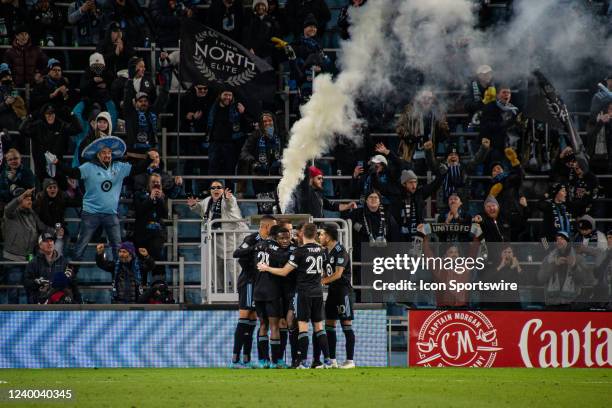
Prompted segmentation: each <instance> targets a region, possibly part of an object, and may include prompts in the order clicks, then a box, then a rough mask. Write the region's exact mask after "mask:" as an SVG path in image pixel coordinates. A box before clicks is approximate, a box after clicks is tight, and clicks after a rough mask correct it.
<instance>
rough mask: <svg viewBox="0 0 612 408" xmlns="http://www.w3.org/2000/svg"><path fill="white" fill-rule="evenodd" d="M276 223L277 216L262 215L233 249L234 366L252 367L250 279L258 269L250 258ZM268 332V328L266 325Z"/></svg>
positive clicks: (252, 306)
mask: <svg viewBox="0 0 612 408" xmlns="http://www.w3.org/2000/svg"><path fill="white" fill-rule="evenodd" d="M275 224H276V219H275V218H274V217H272V216H270V215H264V216H263V217H262V218H261V221H260V222H259V231H258V232H254V233H252V234H250V235H248V236H246V237H245V238H244V241H243V242H242V245H240V246H239V247H238V248H237V249H236V250H235V251H234V258H238V263H239V264H240V268H241V271H240V275H239V276H238V309H239V310H238V313H239V316H238V325H237V326H236V330H235V332H234V351H233V355H232V364H231V367H233V368H244V367H251V366H252V364H251V348H252V347H253V332H254V331H255V326H256V325H257V315H256V314H255V301H254V300H253V279H254V277H255V273H257V269H256V265H255V263H254V262H253V254H252V251H253V247H254V246H255V244H257V243H258V242H259V241H262V240H264V239H267V238H268V235H269V233H270V229H271V228H272V226H273V225H275ZM266 332H267V329H266ZM241 350H242V352H243V361H242V362H241V361H240V351H241Z"/></svg>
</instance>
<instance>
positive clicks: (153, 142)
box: [123, 89, 168, 158]
mask: <svg viewBox="0 0 612 408" xmlns="http://www.w3.org/2000/svg"><path fill="white" fill-rule="evenodd" d="M167 100H168V91H167V90H165V89H161V90H160V93H159V96H158V97H157V99H156V100H155V104H153V105H151V101H150V97H149V94H148V93H146V92H138V93H137V94H136V95H135V97H134V100H133V101H132V102H131V103H130V104H129V105H126V104H125V102H124V106H123V109H124V111H125V124H126V134H127V146H128V152H130V153H136V154H138V155H140V156H141V157H142V158H144V157H145V153H146V152H147V151H149V150H150V149H154V148H157V147H158V139H157V132H158V129H159V126H160V119H159V113H160V112H162V111H163V107H164V106H165V104H166V101H167Z"/></svg>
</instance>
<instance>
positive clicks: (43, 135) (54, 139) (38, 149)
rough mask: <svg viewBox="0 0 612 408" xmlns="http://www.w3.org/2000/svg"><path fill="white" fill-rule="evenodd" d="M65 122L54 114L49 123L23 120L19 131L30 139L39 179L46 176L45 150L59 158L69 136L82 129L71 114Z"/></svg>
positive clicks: (66, 145) (32, 119) (63, 152)
mask: <svg viewBox="0 0 612 408" xmlns="http://www.w3.org/2000/svg"><path fill="white" fill-rule="evenodd" d="M70 118H71V122H70V123H67V122H64V121H63V120H61V119H60V118H58V117H57V116H56V118H55V122H54V123H53V124H52V125H49V124H48V123H47V121H46V119H44V118H43V119H34V118H30V119H28V120H26V121H25V122H23V124H22V125H21V128H20V129H19V131H20V132H21V134H22V135H23V136H24V137H27V138H30V139H32V156H33V158H34V167H35V173H36V176H37V177H38V179H39V180H43V179H45V178H47V177H49V176H51V177H53V176H54V175H51V174H49V175H48V176H47V168H46V167H47V160H46V158H45V152H47V151H49V152H51V153H53V154H54V155H56V156H57V157H58V159H61V158H62V157H63V156H64V155H65V154H66V152H67V151H68V141H69V137H70V136H72V135H76V134H78V133H80V132H81V131H82V129H81V124H80V123H79V120H78V119H77V118H76V117H75V116H74V115H71V116H70Z"/></svg>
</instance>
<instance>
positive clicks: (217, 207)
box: [187, 180, 248, 293]
mask: <svg viewBox="0 0 612 408" xmlns="http://www.w3.org/2000/svg"><path fill="white" fill-rule="evenodd" d="M187 205H188V206H189V209H190V210H191V211H193V212H196V213H198V214H200V217H201V218H202V222H204V223H210V222H211V221H214V220H218V219H223V220H235V221H238V220H241V219H242V214H241V213H240V207H238V202H237V201H236V197H234V195H233V194H232V192H231V191H230V189H229V188H224V187H223V183H221V182H220V181H218V180H213V182H212V183H211V184H210V197H206V198H205V199H204V200H203V201H200V200H198V199H195V198H193V197H190V198H188V199H187ZM211 228H212V229H213V230H218V229H224V230H245V231H246V230H247V229H248V228H247V226H246V225H245V224H244V223H242V222H228V223H225V224H223V223H216V224H214V225H212V227H211ZM215 235H216V236H215V240H216V245H217V248H220V250H218V251H217V255H216V259H215V261H214V262H215V266H216V271H217V273H216V277H215V276H213V278H212V279H213V285H214V291H216V292H218V293H223V292H225V287H228V288H231V287H234V286H235V284H236V282H233V281H231V280H228V281H226V279H225V276H228V277H229V278H231V279H233V278H232V277H233V276H234V268H235V264H234V260H233V253H234V249H235V248H236V245H237V244H238V242H239V241H240V239H242V237H241V236H240V234H236V233H233V234H228V235H227V236H225V235H224V234H215ZM224 271H225V275H224Z"/></svg>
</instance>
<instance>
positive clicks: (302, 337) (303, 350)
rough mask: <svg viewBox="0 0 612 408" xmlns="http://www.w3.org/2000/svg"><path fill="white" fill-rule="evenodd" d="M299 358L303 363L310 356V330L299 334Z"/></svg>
mask: <svg viewBox="0 0 612 408" xmlns="http://www.w3.org/2000/svg"><path fill="white" fill-rule="evenodd" d="M296 357H297V360H298V362H300V363H302V362H303V361H305V360H306V357H308V332H300V334H299V335H298V352H297V356H296Z"/></svg>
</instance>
